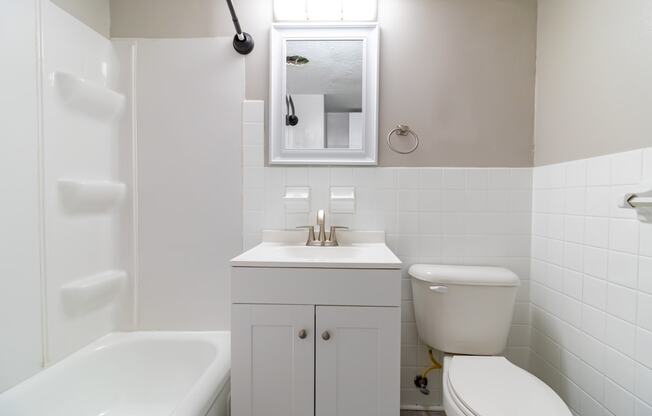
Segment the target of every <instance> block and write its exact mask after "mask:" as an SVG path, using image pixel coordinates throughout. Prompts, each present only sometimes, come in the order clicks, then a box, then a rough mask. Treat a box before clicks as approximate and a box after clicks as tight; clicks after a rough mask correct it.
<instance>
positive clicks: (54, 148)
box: [41, 0, 131, 362]
mask: <svg viewBox="0 0 652 416" xmlns="http://www.w3.org/2000/svg"><path fill="white" fill-rule="evenodd" d="M41 13H42V24H43V28H42V30H43V36H42V38H43V74H42V76H43V130H44V139H43V145H44V148H43V155H44V198H45V267H46V268H45V270H46V282H47V284H46V293H47V344H48V349H47V357H46V359H47V361H50V362H51V361H56V360H58V359H60V358H62V357H64V356H66V355H68V354H70V353H72V352H74V351H76V350H77V349H79V348H81V347H82V346H84V345H86V344H88V343H89V342H91V341H93V340H95V339H96V338H98V337H100V336H102V335H104V334H106V333H107V332H110V331H113V330H116V329H125V328H127V327H128V324H129V321H127V317H126V316H125V315H126V314H125V313H124V312H123V311H124V308H130V306H129V305H130V303H131V297H130V295H129V290H126V291H123V292H122V293H121V294H120V295H119V296H118V298H117V299H115V300H114V301H112V302H109V303H107V304H104V305H102V306H98V307H97V308H94V309H92V310H85V311H83V313H79V312H78V311H72V310H70V309H69V308H67V307H66V305H64V304H63V303H62V298H61V294H60V288H61V286H62V285H64V284H66V283H69V282H71V281H74V280H77V279H80V278H83V277H85V276H88V275H94V274H96V273H100V272H103V271H106V270H113V269H128V264H126V260H125V259H121V252H120V246H121V244H129V242H128V241H123V242H122V243H121V242H120V238H121V233H120V232H119V230H120V225H121V224H122V223H123V222H124V221H125V217H127V216H128V215H129V210H128V205H126V204H123V205H122V206H121V207H120V208H119V209H115V210H113V211H111V212H109V213H101V214H97V213H73V212H69V211H68V210H66V208H65V206H64V205H63V204H62V200H61V195H60V193H59V191H58V188H57V181H58V180H59V179H60V178H73V179H79V180H95V181H106V180H112V181H116V180H120V179H124V178H122V177H121V174H120V173H119V170H120V162H119V159H120V157H121V155H120V152H121V148H120V146H119V143H120V141H119V140H118V139H119V133H120V132H121V129H120V128H119V124H120V123H123V122H126V121H125V119H124V118H123V116H122V114H118V115H117V116H116V117H111V116H106V115H104V116H101V117H99V116H97V114H94V113H92V112H90V111H86V110H87V109H88V108H83V107H74V106H71V105H70V103H69V102H66V101H65V100H64V99H63V98H62V96H61V94H60V91H59V90H58V88H57V85H55V83H54V82H53V73H54V72H55V71H59V72H65V73H68V74H72V75H74V76H77V77H81V78H84V79H86V80H88V81H90V82H94V83H97V84H100V85H102V86H106V87H115V86H117V85H119V84H120V82H119V81H118V80H116V79H115V78H116V76H118V75H119V74H120V72H119V71H116V67H117V65H118V63H119V61H118V56H117V55H116V53H115V50H114V48H113V46H112V43H111V41H110V40H108V39H106V38H104V37H103V36H101V35H99V34H98V33H96V32H95V31H93V30H92V29H90V28H89V27H87V26H86V25H84V24H82V23H81V22H79V21H78V20H76V19H75V18H73V17H72V16H70V15H69V14H67V13H66V12H64V11H63V10H61V9H59V8H58V7H57V6H55V5H53V4H52V3H50V2H49V1H47V0H44V1H43V2H42V10H41ZM127 58H128V55H127ZM122 64H125V63H124V62H123V63H122ZM126 67H127V68H129V67H130V65H129V64H128V63H127V65H126ZM114 73H115V74H114ZM123 92H124V91H123ZM122 150H123V151H124V149H122ZM122 237H124V236H122ZM127 315H128V314H127Z"/></svg>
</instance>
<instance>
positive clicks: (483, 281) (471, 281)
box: [409, 264, 520, 286]
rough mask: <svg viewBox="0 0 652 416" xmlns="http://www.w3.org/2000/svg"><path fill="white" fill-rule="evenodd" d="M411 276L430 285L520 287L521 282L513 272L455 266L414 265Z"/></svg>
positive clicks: (492, 268) (410, 271) (486, 267)
mask: <svg viewBox="0 0 652 416" xmlns="http://www.w3.org/2000/svg"><path fill="white" fill-rule="evenodd" d="M409 273H410V276H412V277H414V278H415V279H419V280H422V281H424V282H429V283H441V284H448V285H468V286H518V285H519V284H520V280H519V278H518V276H517V275H516V274H515V273H514V272H513V271H511V270H509V269H505V268H504V267H491V266H453V265H445V264H413V265H412V266H411V267H410V270H409Z"/></svg>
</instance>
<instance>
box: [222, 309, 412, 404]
mask: <svg viewBox="0 0 652 416" xmlns="http://www.w3.org/2000/svg"><path fill="white" fill-rule="evenodd" d="M399 321H400V312H399V308H396V307H349V306H313V305H251V304H237V305H233V327H232V342H233V351H232V375H231V383H232V384H231V386H232V387H231V389H232V390H231V397H232V410H233V412H232V414H233V415H234V416H238V415H251V416H253V415H256V416H258V415H260V416H263V415H266V416H275V415H287V416H304V415H313V414H315V415H317V416H336V415H338V416H346V415H355V416H358V415H360V416H364V415H369V416H371V415H373V416H378V415H388V416H389V415H392V416H397V415H398V403H397V399H398V394H399V374H398V371H399V367H398V366H399V363H398V360H399V354H400V351H399V348H400V346H399V341H398V340H399V337H400V322H399Z"/></svg>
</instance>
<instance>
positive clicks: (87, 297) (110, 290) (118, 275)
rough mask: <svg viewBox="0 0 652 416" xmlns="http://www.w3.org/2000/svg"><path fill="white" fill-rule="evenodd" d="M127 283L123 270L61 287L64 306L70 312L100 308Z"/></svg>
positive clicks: (86, 278)
mask: <svg viewBox="0 0 652 416" xmlns="http://www.w3.org/2000/svg"><path fill="white" fill-rule="evenodd" d="M126 282H127V272H126V271H124V270H109V271H106V272H102V273H98V274H95V275H92V276H88V277H85V278H82V279H79V280H75V281H73V282H70V283H68V284H65V285H63V286H62V287H61V296H62V298H63V303H64V306H65V307H66V308H67V309H68V310H71V311H83V310H88V309H94V308H98V307H101V306H103V305H105V304H107V303H109V302H110V301H111V300H113V299H114V298H115V297H116V296H117V295H118V293H120V292H121V291H122V289H123V287H124V286H125V284H126Z"/></svg>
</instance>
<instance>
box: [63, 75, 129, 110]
mask: <svg viewBox="0 0 652 416" xmlns="http://www.w3.org/2000/svg"><path fill="white" fill-rule="evenodd" d="M52 81H53V84H54V86H55V87H56V88H57V89H58V90H59V93H60V94H61V97H62V98H63V99H64V101H66V102H67V103H68V104H69V105H70V106H71V107H74V108H76V109H77V110H79V111H83V112H85V113H88V114H91V115H93V116H96V117H101V118H111V117H113V116H115V115H116V114H118V112H120V111H121V110H122V108H123V107H124V103H125V96H124V95H123V94H120V93H118V92H116V91H113V90H112V89H110V88H107V87H105V86H103V85H101V84H98V83H96V82H93V81H89V80H86V79H84V78H80V77H77V76H75V75H72V74H69V73H67V72H59V71H56V72H54V73H53V74H52Z"/></svg>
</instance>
